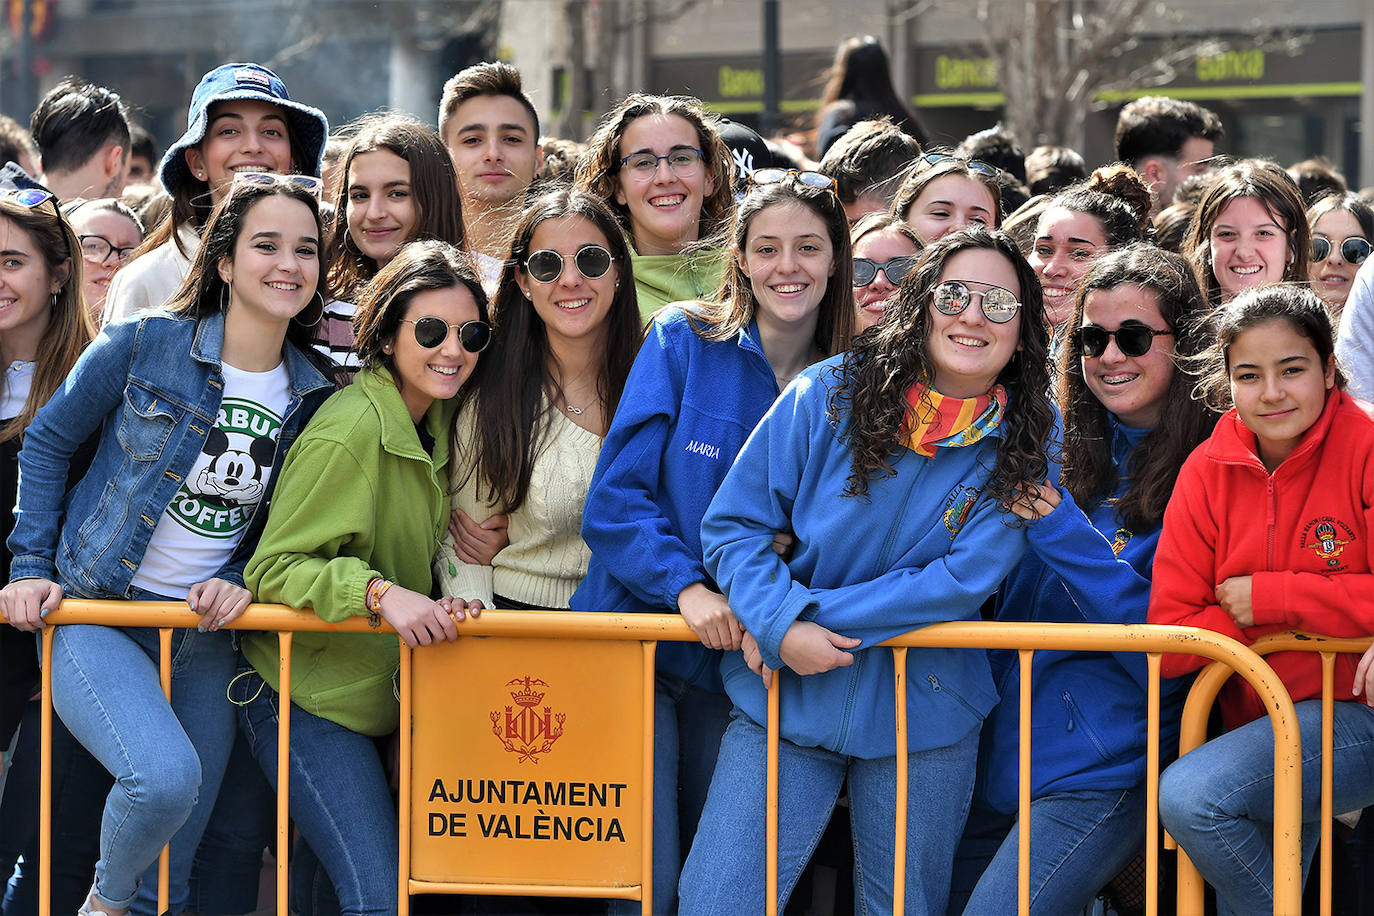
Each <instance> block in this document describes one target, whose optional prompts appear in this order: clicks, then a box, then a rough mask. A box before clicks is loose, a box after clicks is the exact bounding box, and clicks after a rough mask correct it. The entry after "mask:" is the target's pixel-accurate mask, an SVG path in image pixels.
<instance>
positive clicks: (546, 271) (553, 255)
mask: <svg viewBox="0 0 1374 916" xmlns="http://www.w3.org/2000/svg"><path fill="white" fill-rule="evenodd" d="M611 261H612V258H611V253H610V252H609V251H607V250H606V249H605V248H602V247H601V246H600V245H583V246H582V247H581V248H579V249H577V254H575V255H573V263H574V264H575V265H577V272H578V273H580V274H582V276H584V277H586V278H587V279H588V280H599V279H601V278H602V277H604V276H606V271H608V270H610V269H611ZM525 270H527V271H529V275H530V277H531V278H532V279H535V280H538V281H539V282H540V283H552V282H553V281H554V280H557V279H558V278H559V277H561V276H563V256H562V255H561V254H559V253H558V252H556V251H554V250H553V249H551V248H544V249H542V250H540V251H536V252H533V253H531V254H530V256H529V257H528V258H526V259H525Z"/></svg>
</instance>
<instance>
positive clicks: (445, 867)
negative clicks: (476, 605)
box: [410, 637, 653, 886]
mask: <svg viewBox="0 0 1374 916" xmlns="http://www.w3.org/2000/svg"><path fill="white" fill-rule="evenodd" d="M412 658H413V662H412V665H413V667H412V690H411V697H412V704H413V705H412V725H411V735H412V738H411V745H412V757H411V799H410V802H411V808H410V810H411V812H412V813H411V830H410V834H411V867H410V875H411V878H412V879H414V880H416V881H425V882H454V883H491V884H528V885H530V886H550V885H565V884H566V885H583V886H612V885H620V886H624V885H637V884H639V883H641V878H640V873H641V870H642V859H641V848H642V843H643V842H644V841H645V838H644V836H643V832H644V831H643V826H642V812H643V797H644V793H645V789H646V787H645V785H644V776H643V771H644V761H645V754H646V748H645V747H644V716H645V702H646V699H645V691H646V685H645V683H644V680H645V676H644V654H643V649H642V648H641V645H640V644H639V643H638V642H608V641H597V640H569V639H556V640H555V639H515V638H504V637H481V638H464V639H460V640H458V641H457V642H454V643H443V644H440V645H434V646H427V647H424V648H422V649H418V650H416V651H415V652H414V654H413V656H412ZM652 686H653V685H652V684H649V685H647V689H648V690H650V691H651V690H652ZM648 702H649V703H650V704H652V702H653V701H652V698H651V697H650V698H649V699H648Z"/></svg>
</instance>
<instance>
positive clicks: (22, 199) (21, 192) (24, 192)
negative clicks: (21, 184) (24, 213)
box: [0, 188, 57, 210]
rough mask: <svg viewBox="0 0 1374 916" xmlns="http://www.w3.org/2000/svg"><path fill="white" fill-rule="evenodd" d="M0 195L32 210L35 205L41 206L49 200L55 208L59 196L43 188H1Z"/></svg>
mask: <svg viewBox="0 0 1374 916" xmlns="http://www.w3.org/2000/svg"><path fill="white" fill-rule="evenodd" d="M0 197H5V198H8V199H9V200H12V201H14V202H15V203H17V204H19V205H20V206H23V207H28V208H29V209H30V210H32V209H33V208H34V207H40V206H42V205H43V204H45V203H47V202H48V201H52V202H53V208H54V209H56V207H57V198H55V197H53V195H52V194H51V193H49V192H48V191H44V190H43V189H42V188H3V189H0Z"/></svg>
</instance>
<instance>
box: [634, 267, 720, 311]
mask: <svg viewBox="0 0 1374 916" xmlns="http://www.w3.org/2000/svg"><path fill="white" fill-rule="evenodd" d="M630 263H631V265H632V266H633V268H634V274H635V294H636V295H637V296H638V297H639V316H640V318H642V319H643V320H644V323H645V324H646V325H647V324H648V323H649V322H650V321H651V320H652V319H653V317H654V313H655V312H657V311H658V310H659V309H661V308H663V307H664V306H665V305H670V304H672V303H674V302H686V301H689V300H694V299H704V300H706V301H708V302H709V301H711V300H713V299H715V298H716V294H717V293H719V292H720V283H721V280H723V279H724V278H725V253H724V252H723V251H721V250H720V249H719V248H704V249H701V250H700V251H694V252H691V253H688V254H637V253H635V252H634V250H633V249H632V250H631V251H630Z"/></svg>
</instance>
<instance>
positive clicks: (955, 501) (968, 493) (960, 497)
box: [944, 485, 981, 541]
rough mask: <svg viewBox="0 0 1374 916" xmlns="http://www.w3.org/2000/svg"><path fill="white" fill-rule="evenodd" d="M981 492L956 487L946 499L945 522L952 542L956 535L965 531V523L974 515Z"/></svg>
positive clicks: (976, 489)
mask: <svg viewBox="0 0 1374 916" xmlns="http://www.w3.org/2000/svg"><path fill="white" fill-rule="evenodd" d="M980 492H981V491H980V490H978V488H976V487H965V486H962V485H960V486H956V487H955V488H954V489H953V490H951V491H950V493H949V496H947V497H945V512H944V520H945V527H946V528H948V529H949V539H950V540H951V541H952V540H954V536H955V535H956V534H958V533H959V532H960V531H961V530H963V527H964V523H965V522H967V521H968V517H969V515H971V514H972V513H973V504H974V503H976V502H977V501H978V494H979V493H980Z"/></svg>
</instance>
